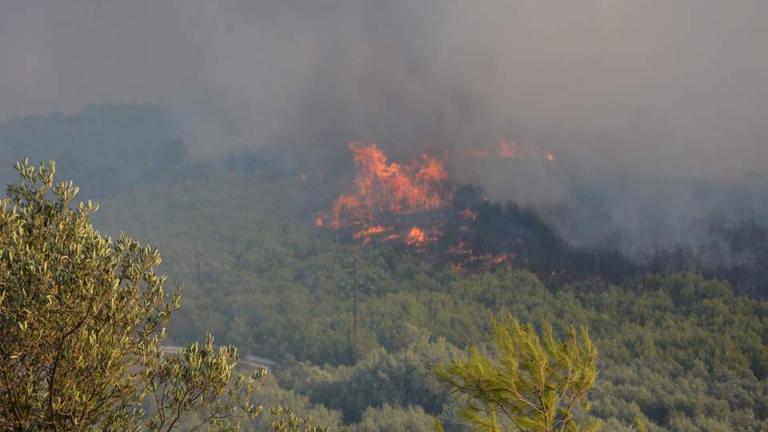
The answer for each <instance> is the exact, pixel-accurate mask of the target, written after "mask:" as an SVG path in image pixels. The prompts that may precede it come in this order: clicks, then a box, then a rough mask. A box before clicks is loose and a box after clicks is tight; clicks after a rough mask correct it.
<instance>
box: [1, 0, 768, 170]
mask: <svg viewBox="0 0 768 432" xmlns="http://www.w3.org/2000/svg"><path fill="white" fill-rule="evenodd" d="M766 17H768V2H767V1H765V0H733V1H724V0H644V1H620V0H603V1H601V0H580V1H572V0H569V1H565V0H564V1H541V0H504V1H502V0H478V1H466V0H418V1H416V0H411V1H406V0H391V1H381V0H379V1H375V0H360V1H350V0H130V1H126V0H122V1H120V0H3V1H1V2H0V121H4V120H9V119H12V118H15V117H19V116H23V115H26V114H33V113H44V112H49V111H52V110H56V111H64V112H77V111H79V110H80V109H82V108H83V107H84V106H85V105H88V104H94V103H103V102H123V101H126V102H145V101H148V102H161V103H166V104H169V105H170V106H172V107H174V109H176V110H177V111H178V112H179V113H180V114H179V115H180V118H181V124H182V126H183V127H184V128H185V131H184V133H185V138H186V140H187V141H188V142H189V143H190V145H191V146H192V148H193V151H194V154H198V155H201V156H204V155H214V154H217V153H218V152H220V151H226V150H228V149H230V148H234V147H243V146H246V147H254V148H257V147H259V146H267V145H274V144H275V143H286V142H289V143H291V144H292V145H298V146H302V145H323V143H324V141H325V140H327V141H334V142H335V141H342V139H341V138H370V139H376V140H378V141H380V142H381V143H382V145H383V146H385V147H387V146H391V147H393V148H394V147H397V148H399V149H403V148H408V147H417V146H422V145H423V144H425V143H428V144H430V145H433V146H446V147H449V148H455V147H460V146H469V145H479V144H483V145H484V144H485V143H488V142H492V141H495V140H497V139H498V138H499V137H500V136H507V137H509V138H510V139H515V140H518V141H521V142H524V143H526V142H527V143H531V144H536V145H542V146H546V147H548V148H552V149H554V150H555V151H557V152H558V153H559V154H562V155H563V157H564V158H566V159H568V160H573V161H578V162H579V163H580V164H584V165H586V166H595V167H612V168H615V169H618V170H624V169H627V170H630V171H636V172H641V173H645V174H664V175H672V174H679V173H682V174H684V175H694V176H729V177H738V176H740V175H742V174H744V173H746V172H748V171H750V170H761V171H765V170H766V166H767V165H766V164H768V55H766V48H765V46H766V44H767V43H768V19H766ZM185 118H191V119H193V120H192V121H184V119H185ZM329 145H330V144H329Z"/></svg>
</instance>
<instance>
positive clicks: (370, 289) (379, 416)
mask: <svg viewBox="0 0 768 432" xmlns="http://www.w3.org/2000/svg"><path fill="white" fill-rule="evenodd" d="M162 112H163V110H162V108H161V107H158V106H154V105H111V106H94V107H89V108H87V109H85V110H84V111H83V112H81V113H79V114H77V115H62V114H50V115H45V116H34V117H27V118H22V119H20V120H15V121H11V122H8V123H6V124H3V125H2V126H0V162H2V164H1V165H2V166H0V180H2V182H3V184H8V183H11V182H13V181H15V173H14V172H13V170H12V165H13V161H16V160H21V159H23V158H25V157H28V158H30V159H31V160H32V161H36V162H37V161H47V160H56V162H57V166H58V167H59V176H60V177H61V178H63V179H72V180H74V181H75V182H76V183H77V184H78V185H80V187H81V192H80V195H79V199H82V200H87V199H94V200H95V201H98V202H99V204H100V209H99V211H98V212H97V213H95V215H94V221H95V225H96V227H97V228H98V230H99V231H100V232H102V233H105V234H108V235H112V236H116V237H117V236H119V235H120V234H121V233H126V234H129V235H130V236H132V237H134V238H136V239H138V240H140V241H141V242H143V243H149V244H151V245H152V246H154V247H156V248H158V250H159V251H160V253H161V255H162V257H163V263H162V265H161V266H160V272H161V273H163V274H166V275H168V277H169V283H170V284H171V285H174V286H178V287H179V289H180V293H181V301H182V308H181V309H180V310H179V312H177V313H176V315H175V316H174V318H173V321H172V322H171V324H170V328H169V333H168V334H169V343H170V344H173V345H182V344H185V343H189V342H192V341H195V340H201V339H202V338H204V337H205V334H206V333H208V332H210V333H212V334H213V335H214V336H215V340H216V342H217V343H223V344H234V345H236V346H238V347H239V348H240V350H241V352H242V353H244V354H245V355H247V356H255V357H259V358H261V359H266V360H267V361H269V364H270V365H271V366H270V374H269V375H268V376H267V377H266V381H265V384H264V388H263V389H262V390H261V391H260V392H259V393H258V394H257V401H258V403H260V404H263V405H264V406H274V405H281V406H285V407H288V408H290V409H291V410H292V411H293V412H294V413H296V414H298V415H300V416H311V417H312V418H313V419H314V421H315V422H316V423H317V424H319V425H322V426H326V427H328V428H329V429H330V430H350V431H361V432H362V431H382V432H385V431H404V430H408V431H427V430H433V427H434V424H435V421H436V420H438V421H439V422H441V423H442V424H443V425H444V427H445V430H446V431H460V430H466V428H467V426H466V424H464V423H463V422H462V421H461V419H460V418H459V417H458V416H457V415H456V412H457V410H458V407H459V404H460V401H459V400H458V399H457V398H456V397H454V395H452V394H451V393H450V392H449V391H448V389H447V388H446V387H445V385H444V384H443V383H441V382H440V381H439V380H438V379H437V377H436V376H435V372H434V366H435V365H437V364H440V363H442V362H446V361H450V360H451V359H453V358H457V357H460V356H461V355H462V352H463V351H464V349H465V348H466V347H467V346H468V344H470V343H476V344H478V345H479V346H480V347H481V348H483V347H487V346H489V344H491V343H492V332H491V327H490V324H489V322H490V321H489V319H490V318H491V317H493V316H499V315H500V314H505V313H506V314H510V315H511V316H514V317H515V318H516V319H518V320H520V321H521V322H530V323H533V324H534V325H537V326H538V325H540V324H541V323H543V322H545V321H546V322H551V323H552V324H553V327H554V331H555V333H556V334H564V333H565V332H566V331H567V329H568V328H569V327H570V326H577V327H579V326H585V327H586V328H588V329H589V332H590V335H591V336H592V339H593V341H594V344H595V346H596V348H597V352H598V370H599V374H598V378H597V381H596V383H595V387H594V390H593V391H592V393H591V394H590V404H591V411H590V415H591V416H592V417H593V418H594V419H596V420H599V421H600V422H602V424H603V430H606V431H681V432H682V431H686V432H687V431H755V432H757V431H764V430H768V302H766V300H765V298H766V293H767V292H768V291H766V282H765V281H766V278H768V271H766V264H767V263H768V252H766V251H768V249H766V247H765V239H766V237H767V236H766V232H768V231H766V230H765V227H764V226H763V225H761V222H763V223H764V221H761V220H759V219H758V220H748V221H747V222H748V223H747V222H745V223H743V224H741V225H733V226H731V227H727V229H724V230H723V232H721V233H720V234H722V235H723V236H725V237H723V238H724V239H725V241H724V242H725V243H728V244H731V245H732V246H733V248H734V249H735V250H738V251H739V253H740V255H739V259H738V260H731V261H726V260H719V261H713V258H712V257H713V256H714V257H717V255H706V254H705V253H703V252H702V253H699V251H698V250H696V249H695V248H690V247H681V248H679V249H664V250H657V251H653V253H649V254H647V255H645V256H638V255H636V254H631V253H624V252H623V251H621V250H620V249H619V248H617V247H612V246H611V247H603V248H598V247H597V246H594V247H592V246H583V245H575V244H573V243H572V242H570V241H569V240H567V239H566V236H565V235H563V234H561V233H559V231H558V227H562V226H563V224H562V223H558V221H557V220H556V215H554V213H553V212H552V209H549V210H547V209H535V208H532V207H526V206H525V205H522V204H516V203H495V202H492V201H483V203H482V204H479V205H480V206H481V208H480V209H479V210H478V211H479V213H480V215H481V219H482V218H484V219H483V220H486V221H489V222H487V225H484V227H485V228H483V227H481V229H478V232H477V238H476V241H477V243H476V244H478V245H480V246H479V247H484V248H491V249H494V248H496V249H494V252H495V253H498V252H508V253H514V254H516V255H515V256H518V257H522V258H521V259H519V260H516V261H512V262H509V263H505V264H503V265H498V266H493V267H491V268H481V269H465V268H457V267H456V266H452V265H449V264H446V263H443V262H439V261H435V260H429V259H425V257H424V256H423V254H420V253H418V252H416V251H414V250H411V249H407V248H402V247H397V246H395V245H390V244H386V243H381V244H378V243H372V244H369V245H362V244H360V243H359V242H357V243H356V242H349V241H343V240H341V239H339V238H338V237H337V236H336V235H334V233H333V232H331V231H328V230H319V229H317V228H316V227H315V226H314V224H313V219H314V217H315V214H316V213H317V212H318V211H322V210H324V209H326V208H328V206H329V203H332V202H333V199H334V197H335V194H336V193H337V192H338V188H337V187H335V186H337V185H332V186H330V187H329V186H328V185H327V184H322V183H324V182H314V181H304V180H303V179H302V177H301V174H302V168H301V167H300V166H299V167H297V166H296V164H289V163H286V162H285V159H283V158H282V156H281V155H280V154H278V153H275V152H270V151H264V152H261V153H255V152H240V153H230V154H227V155H223V156H221V157H220V158H217V159H208V160H202V159H197V158H192V157H190V156H189V155H188V154H186V152H185V147H184V145H183V143H182V140H181V138H179V137H178V136H176V135H175V134H174V132H173V129H172V128H170V127H168V126H167V123H166V122H165V121H164V117H163V114H162ZM751 181H752V183H750V187H751V188H753V189H754V190H757V192H756V195H757V196H761V195H760V194H763V195H762V196H764V194H765V193H768V181H766V180H765V177H758V178H752V180H751ZM731 187H732V188H737V187H738V186H731ZM703 217H709V215H703ZM560 222H562V220H561V221H560ZM483 229H485V230H486V231H483ZM729 230H730V231H729ZM500 232H505V233H507V234H505V235H508V236H511V237H514V238H515V239H516V240H519V243H515V244H517V245H518V246H516V249H514V250H507V249H504V248H508V246H505V244H503V243H501V240H499V239H500V234H499V233H500ZM684 246H685V245H684ZM497 249H498V250H497ZM595 257H597V258H595ZM585 263H586V264H585ZM355 298H356V300H355ZM355 308H356V310H355ZM355 313H356V316H357V317H358V320H359V323H357V324H358V325H355V322H353V319H354V318H353V316H355V315H353V314H355ZM263 421H266V420H264V419H262V420H257V423H253V424H251V425H250V426H249V427H251V428H253V430H261V429H258V428H260V427H264V426H265V424H262V423H259V422H263ZM345 428H346V429H345Z"/></svg>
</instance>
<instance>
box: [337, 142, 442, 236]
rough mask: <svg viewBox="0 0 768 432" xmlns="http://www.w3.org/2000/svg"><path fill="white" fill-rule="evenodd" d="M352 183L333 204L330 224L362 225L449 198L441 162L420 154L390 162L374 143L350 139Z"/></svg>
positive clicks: (432, 205)
mask: <svg viewBox="0 0 768 432" xmlns="http://www.w3.org/2000/svg"><path fill="white" fill-rule="evenodd" d="M349 149H350V150H351V151H352V153H353V155H354V162H355V168H356V175H355V181H354V186H353V188H352V190H351V191H350V192H348V193H345V194H342V195H341V196H340V197H339V198H338V199H337V200H336V202H335V203H334V206H333V210H332V213H331V216H330V227H331V228H333V229H338V228H340V227H342V226H345V225H349V224H360V223H362V224H365V223H367V222H370V221H372V220H373V219H375V218H376V216H377V215H380V214H382V213H387V212H389V213H393V214H401V213H412V212H418V211H424V210H430V209H436V208H441V207H444V206H445V205H447V203H448V200H449V199H450V196H449V192H448V191H447V189H446V188H445V186H444V184H445V182H446V180H447V179H448V175H447V173H446V171H445V168H444V167H443V164H442V162H441V161H439V160H437V159H435V158H432V157H430V156H429V155H427V154H424V155H422V157H421V159H420V160H417V161H413V162H411V163H410V164H408V165H405V166H404V165H400V164H398V163H397V162H390V161H389V160H388V159H387V156H386V155H385V154H384V152H383V151H382V150H381V149H379V148H378V146H377V145H376V144H374V143H369V144H363V143H357V142H352V143H350V144H349Z"/></svg>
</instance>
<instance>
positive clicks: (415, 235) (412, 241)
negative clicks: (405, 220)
mask: <svg viewBox="0 0 768 432" xmlns="http://www.w3.org/2000/svg"><path fill="white" fill-rule="evenodd" d="M404 241H405V243H406V244H408V245H411V246H418V245H422V244H424V243H426V241H427V234H426V233H424V230H422V229H421V228H419V227H416V226H415V227H413V228H411V230H410V231H408V235H406V236H405V239H404Z"/></svg>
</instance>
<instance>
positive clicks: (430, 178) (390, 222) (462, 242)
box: [314, 140, 555, 270]
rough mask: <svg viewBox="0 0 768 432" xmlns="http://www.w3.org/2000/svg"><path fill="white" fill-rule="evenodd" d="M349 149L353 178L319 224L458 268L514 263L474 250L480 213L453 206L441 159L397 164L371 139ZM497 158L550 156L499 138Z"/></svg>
mask: <svg viewBox="0 0 768 432" xmlns="http://www.w3.org/2000/svg"><path fill="white" fill-rule="evenodd" d="M349 150H350V151H351V152H352V155H353V159H354V165H355V177H354V181H353V183H352V184H351V186H350V187H349V190H347V191H346V192H344V193H342V194H341V195H340V196H339V197H338V198H337V199H336V201H335V202H334V204H333V207H332V208H331V209H330V210H329V211H326V212H321V213H319V214H318V215H317V217H316V218H315V221H314V223H315V225H316V226H317V227H318V228H323V229H330V230H339V231H340V235H341V236H342V237H343V238H348V239H350V240H354V241H356V242H359V243H360V244H362V245H367V244H369V243H371V242H376V243H384V242H393V243H394V242H397V243H399V244H401V245H405V246H407V247H409V248H411V250H414V251H417V252H418V253H422V254H424V255H425V256H431V257H433V258H435V259H436V260H437V261H439V260H441V259H442V258H445V257H448V259H450V260H451V261H452V262H453V263H454V265H455V268H456V269H458V270H462V269H473V268H474V269H478V268H479V269H488V268H492V267H495V266H499V265H512V264H514V262H515V257H514V255H508V254H506V253H499V254H493V253H487V252H484V253H482V252H481V253H477V252H476V251H475V250H474V247H473V243H472V239H473V233H474V232H475V229H476V224H478V223H480V216H479V215H478V213H477V211H476V209H473V208H469V207H468V208H464V209H458V208H454V205H452V204H453V203H452V192H453V191H452V189H451V188H450V187H449V184H448V175H447V173H446V170H445V168H444V166H443V163H442V161H440V160H439V159H436V158H434V157H431V156H429V155H427V154H423V155H422V156H421V157H420V158H418V159H416V160H413V161H411V162H409V163H407V164H399V163H397V162H393V161H390V160H389V159H388V158H387V156H386V154H384V152H383V151H382V150H381V149H380V148H379V147H378V146H377V145H376V144H374V143H359V142H352V143H350V144H349ZM478 154H481V153H478ZM483 154H484V153H483ZM498 156H499V157H508V158H526V157H543V158H545V159H546V160H550V161H552V160H554V158H555V156H554V154H553V153H551V152H549V153H544V152H543V151H541V149H540V148H538V147H536V148H533V147H524V146H520V145H519V144H516V143H514V142H510V141H507V140H502V141H500V144H499V152H498ZM422 227H426V228H422ZM448 230H450V231H448ZM438 246H439V247H438Z"/></svg>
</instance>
